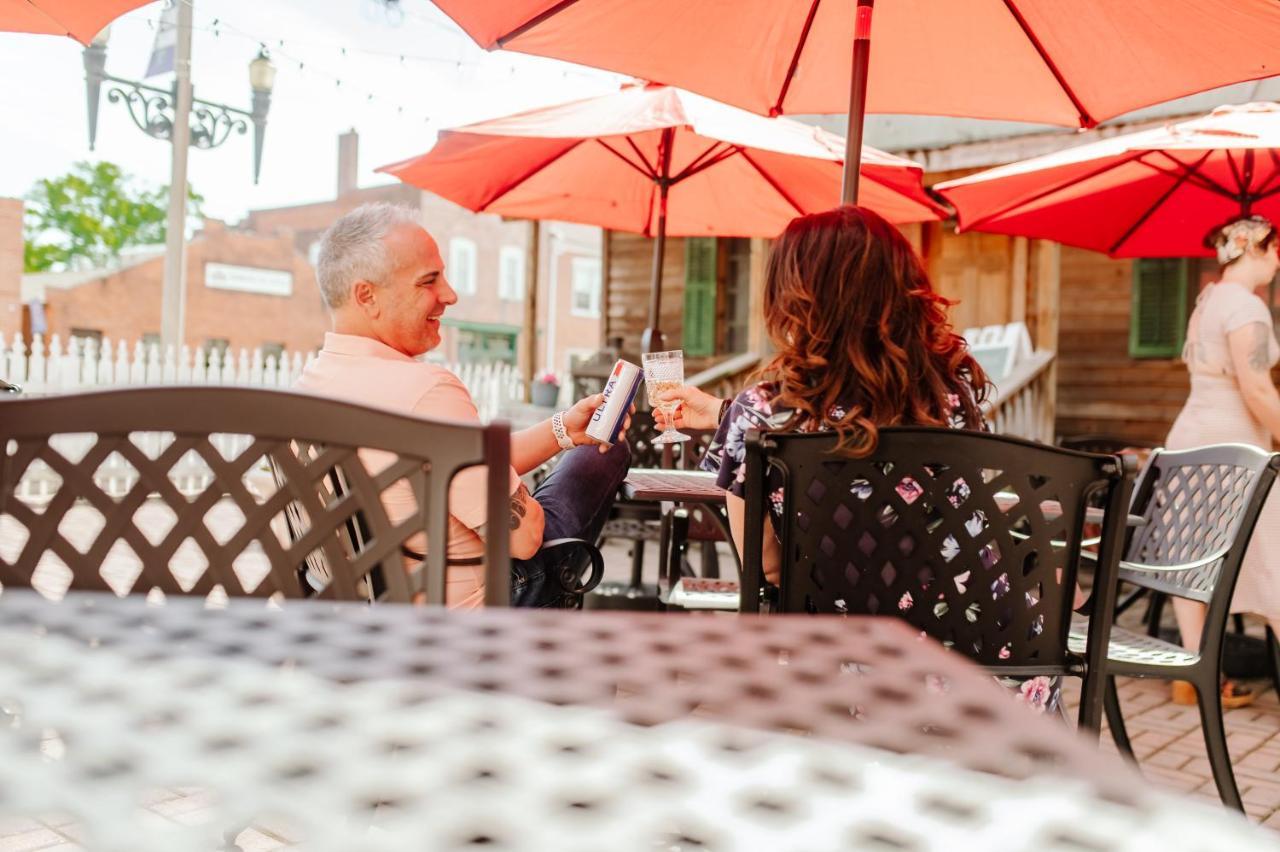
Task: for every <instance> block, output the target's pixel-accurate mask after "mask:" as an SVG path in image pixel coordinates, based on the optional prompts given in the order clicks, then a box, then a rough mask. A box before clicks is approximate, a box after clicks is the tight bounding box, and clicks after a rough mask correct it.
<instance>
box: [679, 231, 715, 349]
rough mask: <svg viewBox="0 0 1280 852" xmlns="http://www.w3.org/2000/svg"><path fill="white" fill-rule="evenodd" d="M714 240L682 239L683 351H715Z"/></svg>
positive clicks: (702, 238)
mask: <svg viewBox="0 0 1280 852" xmlns="http://www.w3.org/2000/svg"><path fill="white" fill-rule="evenodd" d="M716 255H717V252H716V241H715V238H714V237H689V238H687V239H686V240H685V241H684V343H683V348H684V353H685V354H686V355H691V356H705V355H714V354H715V351H716Z"/></svg>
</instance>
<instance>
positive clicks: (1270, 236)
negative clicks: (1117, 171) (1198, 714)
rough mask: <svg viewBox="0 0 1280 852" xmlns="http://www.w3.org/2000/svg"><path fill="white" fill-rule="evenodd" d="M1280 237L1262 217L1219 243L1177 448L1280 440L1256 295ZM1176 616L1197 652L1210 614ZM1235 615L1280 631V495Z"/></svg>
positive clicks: (1270, 506) (1219, 235) (1239, 591)
mask: <svg viewBox="0 0 1280 852" xmlns="http://www.w3.org/2000/svg"><path fill="white" fill-rule="evenodd" d="M1277 236H1278V235H1277V233H1276V230H1275V228H1274V226H1272V224H1271V223H1270V222H1268V221H1267V220H1266V219H1263V218H1262V217H1260V216H1253V217H1249V218H1247V219H1238V220H1236V221H1234V222H1231V223H1230V224H1228V225H1226V226H1224V227H1223V228H1221V229H1219V230H1218V231H1216V232H1215V233H1214V234H1213V235H1212V237H1211V240H1212V243H1211V244H1212V245H1213V246H1214V247H1215V248H1216V249H1217V252H1218V263H1219V264H1221V265H1222V273H1221V277H1220V279H1219V280H1218V281H1217V282H1215V283H1213V284H1209V285H1207V286H1206V287H1205V288H1204V290H1203V291H1202V292H1201V293H1200V296H1199V298H1198V299H1197V300H1196V307H1195V310H1194V311H1192V313H1191V319H1190V321H1189V322H1188V323H1187V343H1186V347H1185V348H1184V349H1183V353H1182V358H1183V361H1184V362H1185V363H1186V365H1187V370H1188V371H1189V372H1190V373H1191V395H1190V396H1189V397H1188V398H1187V403H1186V405H1185V406H1183V409H1182V412H1181V413H1180V414H1179V415H1178V419H1177V420H1176V421H1174V424H1173V428H1172V429H1170V430H1169V437H1168V439H1167V440H1166V442H1165V446H1167V447H1168V448H1169V449H1171V450H1183V449H1188V448H1191V447H1200V446H1204V445H1206V444H1222V443H1240V444H1252V445H1253V446H1256V447H1261V448H1263V449H1266V450H1270V449H1271V446H1272V441H1273V440H1276V439H1280V394H1277V392H1276V388H1275V385H1274V384H1273V383H1272V381H1271V368H1272V366H1274V365H1275V363H1276V361H1277V360H1280V346H1277V344H1276V338H1275V331H1274V328H1273V326H1272V320H1271V311H1270V310H1269V309H1268V307H1267V304H1266V302H1265V301H1263V299H1261V298H1260V297H1259V296H1258V295H1257V293H1256V292H1255V291H1256V290H1259V289H1261V288H1263V287H1266V286H1268V285H1269V284H1270V283H1271V280H1272V279H1273V278H1274V277H1275V275H1276V272H1277V270H1278V269H1280V256H1277V243H1278V242H1280V240H1278V239H1277ZM1173 608H1174V614H1175V615H1176V616H1177V619H1178V629H1179V630H1180V631H1181V634H1182V644H1183V646H1184V647H1186V648H1188V649H1195V648H1198V647H1199V646H1200V634H1201V631H1202V630H1203V629H1204V617H1205V606H1204V605H1203V604H1200V603H1197V602H1195V601H1189V600H1185V599H1182V598H1174V599H1173ZM1231 611H1232V612H1252V613H1257V614H1259V615H1262V616H1263V617H1265V618H1266V619H1267V621H1268V622H1269V623H1270V624H1271V626H1272V628H1273V629H1275V630H1276V631H1277V632H1280V498H1277V496H1276V495H1274V494H1273V495H1272V496H1271V497H1270V498H1269V499H1268V501H1267V504H1266V506H1265V507H1264V508H1263V512H1262V517H1261V518H1259V520H1258V526H1257V528H1256V529H1255V530H1254V533H1253V539H1252V540H1251V542H1250V544H1249V549H1248V551H1247V552H1246V554H1245V559H1244V564H1243V566H1242V567H1241V569H1240V578H1239V580H1238V581H1237V584H1236V589H1235V595H1234V597H1233V599H1232V602H1231ZM1173 700H1174V702H1176V703H1178V704H1194V703H1195V690H1194V688H1192V686H1191V684H1189V683H1186V682H1182V681H1177V682H1175V683H1174V685H1173ZM1252 700H1253V694H1252V693H1251V692H1249V690H1248V689H1246V688H1244V687H1241V686H1239V685H1237V684H1234V683H1232V682H1231V681H1226V682H1225V683H1224V684H1223V688H1222V703H1223V706H1226V707H1239V706H1242V705H1244V704H1248V703H1249V702H1251V701H1252Z"/></svg>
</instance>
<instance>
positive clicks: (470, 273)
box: [445, 237, 476, 294]
mask: <svg viewBox="0 0 1280 852" xmlns="http://www.w3.org/2000/svg"><path fill="white" fill-rule="evenodd" d="M445 277H446V278H447V279H448V280H449V283H450V284H451V285H453V289H454V290H456V291H458V292H459V293H466V294H474V293H475V292H476V244H475V243H474V242H472V241H471V240H468V239H465V238H463V237H454V238H453V239H451V240H449V268H448V269H447V270H445Z"/></svg>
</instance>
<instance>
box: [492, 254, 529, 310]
mask: <svg viewBox="0 0 1280 852" xmlns="http://www.w3.org/2000/svg"><path fill="white" fill-rule="evenodd" d="M498 298H499V299H506V300H508V301H512V302H522V301H524V249H522V248H519V247H518V246H503V247H502V249H501V250H500V251H499V252H498Z"/></svg>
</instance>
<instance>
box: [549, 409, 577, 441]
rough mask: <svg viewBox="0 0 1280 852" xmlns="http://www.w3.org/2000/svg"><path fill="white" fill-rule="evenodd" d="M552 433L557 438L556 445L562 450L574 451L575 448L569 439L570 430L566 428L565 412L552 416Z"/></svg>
mask: <svg viewBox="0 0 1280 852" xmlns="http://www.w3.org/2000/svg"><path fill="white" fill-rule="evenodd" d="M551 433H552V434H553V435H555V436H556V443H557V444H559V445H560V449H562V450H572V449H573V448H574V446H575V444H574V443H573V439H572V438H570V437H569V430H568V429H566V428H564V412H563V411H557V412H556V413H555V414H553V415H551Z"/></svg>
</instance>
